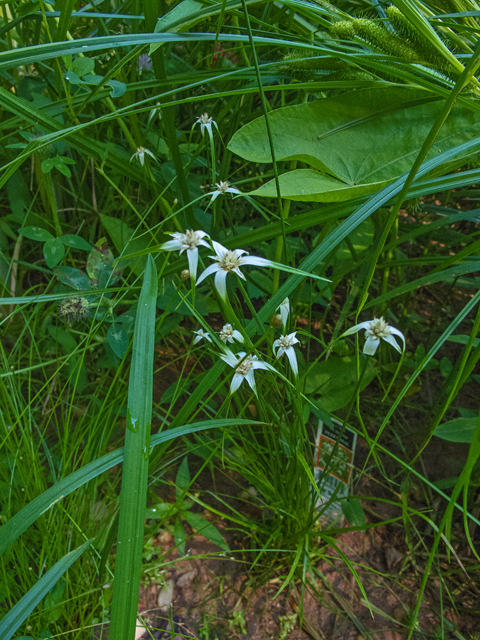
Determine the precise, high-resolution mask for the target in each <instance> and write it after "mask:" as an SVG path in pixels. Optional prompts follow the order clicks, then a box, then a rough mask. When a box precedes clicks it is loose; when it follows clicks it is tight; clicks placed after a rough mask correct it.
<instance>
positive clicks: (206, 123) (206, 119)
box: [193, 113, 218, 136]
mask: <svg viewBox="0 0 480 640" xmlns="http://www.w3.org/2000/svg"><path fill="white" fill-rule="evenodd" d="M196 124H199V125H200V133H201V134H202V136H204V135H205V130H207V131H208V135H209V136H212V135H213V131H212V125H215V126H216V127H217V129H218V125H217V123H216V122H215V120H214V119H213V118H212V116H209V115H208V113H202V115H201V116H198V118H197V119H196V120H195V122H194V123H193V126H195V125H196Z"/></svg>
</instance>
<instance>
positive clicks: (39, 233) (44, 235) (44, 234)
mask: <svg viewBox="0 0 480 640" xmlns="http://www.w3.org/2000/svg"><path fill="white" fill-rule="evenodd" d="M18 233H21V234H22V236H24V237H25V238H28V239H29V240H37V241H38V242H47V241H48V240H53V239H54V238H53V236H52V234H51V233H50V232H49V231H46V229H42V228H41V227H22V228H21V229H19V230H18Z"/></svg>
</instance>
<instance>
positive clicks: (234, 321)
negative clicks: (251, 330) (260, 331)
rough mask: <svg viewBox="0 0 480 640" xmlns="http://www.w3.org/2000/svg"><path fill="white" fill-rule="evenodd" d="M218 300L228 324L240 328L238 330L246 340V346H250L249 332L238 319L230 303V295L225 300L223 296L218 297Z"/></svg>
mask: <svg viewBox="0 0 480 640" xmlns="http://www.w3.org/2000/svg"><path fill="white" fill-rule="evenodd" d="M218 300H220V303H221V305H222V307H223V311H224V313H225V317H226V318H227V320H228V322H229V323H230V324H231V325H232V327H236V328H238V330H239V331H240V333H241V334H242V336H243V339H244V340H245V344H250V338H249V337H248V335H247V332H246V331H245V329H244V328H243V326H242V323H241V322H240V321H239V319H238V318H237V314H236V313H235V311H234V310H233V307H232V303H231V302H230V300H229V298H228V295H227V297H226V298H225V299H224V298H222V297H221V296H218Z"/></svg>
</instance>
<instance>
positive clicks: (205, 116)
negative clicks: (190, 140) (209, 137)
mask: <svg viewBox="0 0 480 640" xmlns="http://www.w3.org/2000/svg"><path fill="white" fill-rule="evenodd" d="M211 121H212V118H209V117H208V113H202V115H201V116H200V122H201V124H210V122H211Z"/></svg>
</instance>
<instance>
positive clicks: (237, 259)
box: [197, 240, 273, 300]
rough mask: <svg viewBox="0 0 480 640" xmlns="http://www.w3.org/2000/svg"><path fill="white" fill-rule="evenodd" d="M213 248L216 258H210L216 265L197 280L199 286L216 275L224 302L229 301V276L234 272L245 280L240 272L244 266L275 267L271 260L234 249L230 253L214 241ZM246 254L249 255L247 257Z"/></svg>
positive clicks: (216, 282) (206, 270) (218, 288)
mask: <svg viewBox="0 0 480 640" xmlns="http://www.w3.org/2000/svg"><path fill="white" fill-rule="evenodd" d="M212 245H213V248H214V250H215V253H216V255H215V256H209V257H210V258H211V259H212V260H216V264H211V265H210V266H209V267H207V268H206V269H205V271H204V272H203V273H202V275H201V276H200V277H199V279H198V280H197V284H200V282H202V280H205V278H206V277H207V276H209V275H211V274H213V273H214V274H215V287H216V289H217V291H218V293H219V294H220V297H221V298H223V300H226V299H227V282H226V280H227V275H228V274H229V273H230V272H231V271H233V272H234V273H236V274H237V275H238V276H240V278H243V279H244V280H245V276H244V275H243V273H242V272H241V271H240V267H241V266H243V265H254V266H256V267H271V266H273V264H272V262H271V261H270V260H267V259H266V258H259V257H258V256H248V251H244V250H243V249H233V251H230V250H229V249H227V248H226V247H224V246H222V245H221V244H219V243H218V242H215V240H213V241H212ZM244 254H247V255H246V256H245V255H244Z"/></svg>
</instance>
